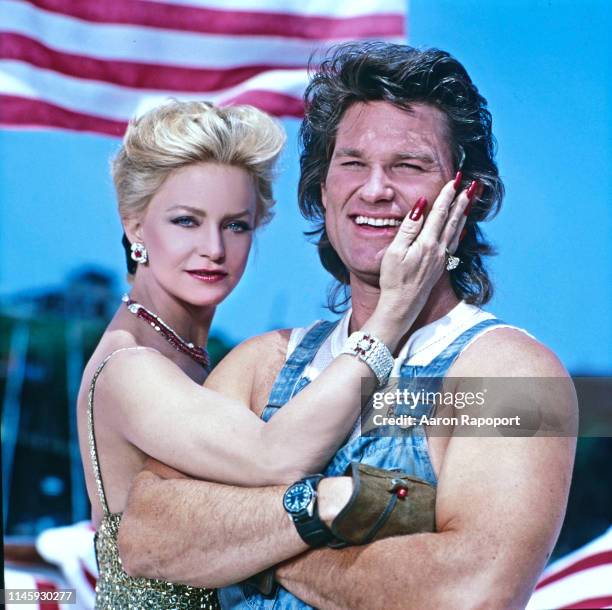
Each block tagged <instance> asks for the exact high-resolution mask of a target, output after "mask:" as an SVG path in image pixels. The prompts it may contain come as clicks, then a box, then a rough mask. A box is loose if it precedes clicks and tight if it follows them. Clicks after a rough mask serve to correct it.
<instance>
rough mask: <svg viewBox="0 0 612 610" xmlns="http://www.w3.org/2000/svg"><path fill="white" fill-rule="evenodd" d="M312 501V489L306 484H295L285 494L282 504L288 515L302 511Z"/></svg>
mask: <svg viewBox="0 0 612 610" xmlns="http://www.w3.org/2000/svg"><path fill="white" fill-rule="evenodd" d="M311 500H312V488H311V487H310V486H309V485H306V483H296V484H295V485H292V486H291V487H290V488H289V489H288V490H287V491H286V493H285V497H284V498H283V504H284V505H285V509H286V510H287V511H288V512H290V513H299V512H300V511H301V510H304V509H305V508H306V507H307V506H308V505H309V504H310V501H311Z"/></svg>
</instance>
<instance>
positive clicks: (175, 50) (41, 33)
mask: <svg viewBox="0 0 612 610" xmlns="http://www.w3.org/2000/svg"><path fill="white" fill-rule="evenodd" d="M8 9H10V10H8ZM2 29H3V30H4V31H7V32H13V33H18V34H22V35H24V36H28V37H30V38H33V39H35V40H38V41H40V42H42V43H43V44H45V45H46V46H48V47H52V48H53V49H56V50H60V51H64V52H67V53H74V54H77V55H85V56H89V57H95V58H99V59H109V60H116V61H132V62H142V63H152V64H168V65H179V66H183V67H192V68H233V67H243V66H249V65H258V64H262V63H268V64H270V63H272V64H273V65H275V66H278V67H284V66H287V67H297V66H306V65H307V63H308V59H309V57H310V55H311V54H312V52H313V49H320V50H324V49H326V48H328V47H329V46H330V45H331V44H334V43H335V42H340V41H341V40H334V41H330V40H329V39H323V40H300V39H294V38H293V39H292V38H285V37H280V36H219V35H214V34H198V33H193V32H178V31H170V30H160V29H158V28H148V27H144V26H132V25H121V24H106V23H90V22H85V21H82V20H80V19H75V18H73V17H67V16H65V15H60V14H57V13H51V12H48V11H44V10H41V9H38V8H36V7H34V6H32V5H30V4H23V3H21V2H16V1H15V0H4V9H3V15H2Z"/></svg>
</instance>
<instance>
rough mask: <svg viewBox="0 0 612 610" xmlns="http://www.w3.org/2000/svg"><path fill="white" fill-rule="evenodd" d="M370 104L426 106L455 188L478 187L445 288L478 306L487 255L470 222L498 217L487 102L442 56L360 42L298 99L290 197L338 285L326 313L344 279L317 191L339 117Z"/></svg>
mask: <svg viewBox="0 0 612 610" xmlns="http://www.w3.org/2000/svg"><path fill="white" fill-rule="evenodd" d="M373 101H386V102H389V103H391V104H393V105H395V106H398V107H399V108H403V109H410V106H411V104H415V103H421V104H429V105H430V106H433V107H435V108H437V109H439V110H440V111H442V112H443V113H444V115H445V116H446V119H447V133H448V136H449V142H448V144H449V147H450V152H451V155H452V158H453V162H454V165H455V167H456V168H461V170H462V172H463V184H464V185H465V184H468V183H469V182H470V181H472V180H476V179H477V180H478V181H479V182H480V184H481V185H482V193H481V195H480V196H479V197H478V198H477V199H476V200H475V201H474V205H473V206H472V209H471V211H470V214H469V217H468V219H467V223H466V234H465V237H464V239H463V240H462V241H461V243H460V244H459V248H458V250H457V252H456V255H457V256H458V257H460V259H461V264H460V265H459V267H458V268H457V269H455V270H454V271H452V272H451V273H450V279H451V284H452V287H453V290H454V292H455V294H456V295H457V297H458V298H460V299H463V300H465V301H467V302H468V303H474V304H477V305H480V304H483V303H486V302H487V301H489V300H490V299H491V297H492V295H493V285H492V283H491V280H490V278H489V276H488V274H487V271H486V269H485V267H484V264H483V260H482V259H483V256H487V255H492V254H494V253H495V252H494V249H493V247H492V246H491V244H490V243H488V242H487V240H486V239H485V238H484V235H483V233H482V231H481V230H480V228H479V226H478V223H479V222H482V221H484V220H488V219H490V218H492V217H493V216H494V215H495V214H496V213H497V212H498V211H499V208H500V206H501V201H502V199H503V195H504V186H503V183H502V181H501V179H500V177H499V172H498V169H497V164H496V163H495V160H494V157H495V149H496V143H495V139H494V137H493V133H492V129H491V126H492V120H491V113H490V112H489V110H488V109H487V101H486V100H485V98H484V97H482V95H480V94H479V92H478V89H477V88H476V86H475V85H474V83H473V82H472V80H471V78H470V77H469V75H468V73H467V72H466V70H465V68H464V67H463V66H462V65H461V64H460V63H459V62H458V61H457V60H456V59H455V58H453V57H451V56H450V55H449V54H448V53H446V52H445V51H440V50H438V49H427V50H418V49H415V48H412V47H409V46H405V45H397V44H390V43H384V42H366V43H347V44H343V45H339V46H337V47H335V48H334V49H332V50H331V52H330V54H329V55H328V56H327V58H325V59H324V61H323V62H322V63H321V64H320V66H319V67H318V68H317V69H316V71H314V73H313V74H312V78H311V81H310V84H309V85H308V87H307V89H306V92H305V104H306V115H305V118H304V121H303V122H302V126H301V128H300V142H301V145H302V153H301V156H300V168H301V173H300V182H299V190H298V197H299V205H300V210H301V212H302V214H303V216H304V217H305V218H306V219H308V220H310V221H314V222H316V223H317V227H316V228H315V229H314V230H313V231H309V232H308V233H307V234H308V235H311V236H316V237H317V238H318V239H317V247H318V251H319V257H320V259H321V262H322V263H323V266H324V267H325V269H327V271H329V272H330V273H331V274H332V275H333V276H334V278H336V280H338V282H340V283H339V284H336V285H335V286H334V287H333V288H332V290H331V291H330V294H329V299H328V306H329V308H330V309H331V310H332V311H333V312H336V313H338V312H340V311H342V308H343V307H344V306H345V305H346V304H347V303H348V301H349V296H348V283H349V272H348V269H347V268H346V266H345V265H344V263H343V262H342V261H341V260H340V257H339V256H338V254H337V252H336V251H335V250H334V248H333V247H332V245H331V244H330V242H329V239H328V237H327V232H326V229H325V209H324V208H323V203H322V201H321V185H322V184H323V183H324V182H325V179H326V177H327V171H328V169H329V163H330V160H331V157H332V154H333V151H334V146H335V141H336V134H337V131H338V125H339V124H340V121H341V120H342V117H343V116H344V113H345V112H346V110H347V109H348V108H349V106H351V105H352V104H354V103H356V102H373Z"/></svg>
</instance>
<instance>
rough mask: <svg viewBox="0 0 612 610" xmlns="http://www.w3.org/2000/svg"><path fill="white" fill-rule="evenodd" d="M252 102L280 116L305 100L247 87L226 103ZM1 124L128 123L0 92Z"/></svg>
mask: <svg viewBox="0 0 612 610" xmlns="http://www.w3.org/2000/svg"><path fill="white" fill-rule="evenodd" d="M229 104H252V105H253V106H257V108H260V109H261V110H265V111H266V112H269V113H270V114H274V115H276V116H293V117H298V118H299V117H301V116H302V114H303V112H304V105H303V103H302V100H301V99H299V98H296V97H292V96H290V95H285V94H283V93H276V92H274V91H256V90H251V91H245V92H244V93H241V94H240V95H238V96H236V97H234V98H232V99H228V100H226V101H225V102H224V103H223V105H225V106H227V105H229ZM0 125H4V126H6V127H17V126H19V127H33V128H36V127H56V128H58V129H71V130H73V131H86V132H93V133H103V134H106V135H110V136H116V137H122V136H123V134H124V132H125V129H126V127H127V123H125V122H122V121H114V120H111V119H105V118H103V117H99V116H93V115H89V114H84V113H81V112H76V111H74V110H68V109H67V108H62V107H60V106H56V105H54V104H49V103H48V102H43V101H41V100H32V99H29V98H23V97H16V96H10V95H0Z"/></svg>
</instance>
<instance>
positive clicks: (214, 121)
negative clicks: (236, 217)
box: [112, 100, 286, 226]
mask: <svg viewBox="0 0 612 610" xmlns="http://www.w3.org/2000/svg"><path fill="white" fill-rule="evenodd" d="M285 138H286V136H285V132H284V130H283V128H282V127H281V126H280V125H279V124H278V123H277V122H276V121H275V120H274V119H272V118H271V117H270V116H269V115H267V114H266V113H265V112H262V111H261V110H258V109H257V108H254V107H253V106H246V105H243V106H228V107H226V108H217V107H216V106H213V105H212V104H210V103H208V102H180V101H177V100H172V101H169V102H167V103H165V104H163V105H161V106H158V107H156V108H153V109H152V110H149V111H148V112H147V113H145V114H143V115H142V116H141V117H139V118H137V119H134V120H132V121H130V124H129V125H128V128H127V131H126V133H125V136H124V138H123V144H122V146H121V148H120V150H119V152H118V153H117V155H116V157H115V158H114V159H113V161H112V175H113V181H114V183H115V190H116V192H117V201H118V206H119V215H120V216H121V218H122V219H128V218H132V217H134V216H137V215H140V214H142V213H144V211H145V210H146V208H147V206H148V204H149V202H150V201H151V198H152V197H153V196H154V195H155V193H156V191H157V190H158V189H159V188H160V187H161V185H162V184H163V182H164V180H165V179H166V178H167V177H168V175H169V174H170V173H171V172H172V171H173V170H176V169H179V168H181V167H185V166H187V165H191V164H193V163H202V162H211V163H222V164H226V165H233V166H238V167H242V168H243V169H245V170H246V171H247V172H249V174H251V176H252V177H253V182H254V185H255V191H256V194H257V207H256V214H255V226H259V225H263V224H265V223H267V222H269V221H270V219H271V218H272V210H271V208H272V206H273V205H274V199H273V197H272V179H273V172H274V164H275V162H276V159H277V158H278V155H279V153H280V151H281V149H282V147H283V144H284V143H285Z"/></svg>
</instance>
